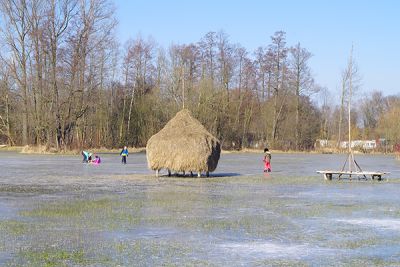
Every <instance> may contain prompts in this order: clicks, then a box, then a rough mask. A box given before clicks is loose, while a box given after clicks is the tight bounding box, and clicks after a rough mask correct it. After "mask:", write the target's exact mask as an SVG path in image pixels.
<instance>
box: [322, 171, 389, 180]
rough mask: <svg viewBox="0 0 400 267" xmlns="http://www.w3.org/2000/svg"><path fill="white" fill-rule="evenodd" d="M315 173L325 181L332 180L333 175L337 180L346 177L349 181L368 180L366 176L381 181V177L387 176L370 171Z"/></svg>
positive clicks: (383, 173)
mask: <svg viewBox="0 0 400 267" xmlns="http://www.w3.org/2000/svg"><path fill="white" fill-rule="evenodd" d="M317 173H321V174H323V175H324V178H325V180H329V181H330V180H332V178H333V175H337V176H338V177H337V178H338V179H341V178H342V176H345V177H348V178H349V179H350V180H351V179H352V178H353V177H355V178H357V179H365V180H367V179H368V176H371V178H372V180H375V178H376V179H377V180H378V181H381V180H382V176H383V175H385V174H388V172H371V171H330V170H327V171H317Z"/></svg>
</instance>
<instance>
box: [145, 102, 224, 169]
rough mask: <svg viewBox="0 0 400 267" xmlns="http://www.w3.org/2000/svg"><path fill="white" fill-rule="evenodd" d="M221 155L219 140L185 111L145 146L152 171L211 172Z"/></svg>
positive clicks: (178, 114)
mask: <svg viewBox="0 0 400 267" xmlns="http://www.w3.org/2000/svg"><path fill="white" fill-rule="evenodd" d="M220 153H221V146H220V142H219V141H218V139H217V138H215V137H214V136H212V135H211V134H210V133H209V132H208V131H207V130H206V129H205V128H204V126H203V125H202V124H201V123H200V122H199V121H198V120H196V119H195V118H193V117H192V116H191V114H190V111H189V110H187V109H183V110H181V111H179V112H178V113H177V114H176V115H175V117H174V118H172V119H171V120H170V121H169V122H168V123H167V124H166V125H165V127H164V128H163V129H162V130H161V131H159V132H158V133H157V134H155V135H153V136H152V137H151V138H150V139H149V141H148V142H147V146H146V154H147V163H148V166H149V168H150V169H152V170H161V169H168V170H171V171H178V172H212V171H214V170H215V169H216V168H217V164H218V160H219V156H220Z"/></svg>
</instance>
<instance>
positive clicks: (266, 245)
mask: <svg viewBox="0 0 400 267" xmlns="http://www.w3.org/2000/svg"><path fill="white" fill-rule="evenodd" d="M220 247H221V248H223V249H226V250H229V252H232V253H235V254H237V255H241V254H242V255H243V254H244V255H243V256H245V255H250V254H254V255H257V257H259V256H264V257H266V258H305V257H307V256H311V255H316V253H318V254H319V255H321V254H325V255H327V254H332V253H334V250H332V249H325V248H314V247H310V246H308V245H283V244H282V245H281V244H275V243H271V242H252V243H227V244H223V245H220Z"/></svg>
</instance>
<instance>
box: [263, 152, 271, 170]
mask: <svg viewBox="0 0 400 267" xmlns="http://www.w3.org/2000/svg"><path fill="white" fill-rule="evenodd" d="M271 158H272V156H271V152H269V150H268V148H264V159H263V161H264V172H271Z"/></svg>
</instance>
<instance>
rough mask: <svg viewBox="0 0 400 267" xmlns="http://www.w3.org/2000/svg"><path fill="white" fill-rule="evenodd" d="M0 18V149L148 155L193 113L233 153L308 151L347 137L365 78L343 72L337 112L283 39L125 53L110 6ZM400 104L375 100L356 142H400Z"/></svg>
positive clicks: (32, 4) (300, 54)
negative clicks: (351, 78) (170, 124)
mask: <svg viewBox="0 0 400 267" xmlns="http://www.w3.org/2000/svg"><path fill="white" fill-rule="evenodd" d="M0 12H1V24H0V28H1V29H0V31H1V36H0V142H1V143H8V144H10V145H46V146H48V147H55V148H57V149H59V150H62V149H74V148H83V147H108V148H113V147H118V146H122V145H129V146H136V147H141V146H145V145H146V142H147V140H148V139H149V138H150V137H151V136H152V135H153V134H154V133H156V132H158V131H159V130H160V129H161V128H162V127H163V126H164V125H165V124H166V122H167V121H168V120H169V119H171V118H172V117H173V116H174V115H175V113H176V112H177V111H179V110H180V109H181V108H183V107H185V108H188V109H189V110H191V112H192V113H193V115H194V116H195V117H196V118H197V119H199V120H200V122H202V123H203V124H204V126H205V127H206V128H207V129H208V130H209V131H210V132H211V133H213V134H214V135H215V136H216V137H218V138H219V139H220V140H221V141H222V144H223V147H224V148H227V149H240V148H244V147H263V146H270V147H272V148H274V149H296V150H309V149H312V148H313V147H314V143H315V141H316V140H317V139H332V140H340V139H342V138H343V136H344V135H345V134H346V132H347V128H346V127H345V125H346V116H344V115H343V114H344V110H343V107H344V105H345V102H346V94H345V90H344V89H345V88H346V87H347V86H348V84H347V83H348V81H347V80H346V79H347V78H346V77H348V72H349V71H356V70H353V69H352V70H345V71H344V73H343V75H342V77H341V78H342V85H343V86H342V87H343V88H342V89H343V90H342V98H341V99H342V101H341V103H339V104H335V103H332V98H333V96H332V93H329V91H328V90H327V89H326V88H323V87H321V86H319V85H318V84H317V83H316V82H315V81H314V76H313V73H312V70H311V69H310V66H309V63H310V59H311V58H312V56H313V55H312V53H311V52H310V51H308V50H307V49H306V48H305V47H303V46H302V45H301V44H300V43H295V44H292V45H288V44H287V42H286V33H285V32H284V31H277V32H275V33H274V34H273V35H272V36H271V37H270V39H269V42H266V43H265V44H261V45H260V47H259V48H257V49H255V51H249V50H248V49H246V48H245V47H243V46H242V45H240V44H238V43H234V42H232V41H231V40H230V38H229V35H228V34H227V33H225V32H223V31H219V32H213V31H211V32H208V33H207V34H205V35H204V36H202V37H201V38H199V40H197V41H195V42H193V43H189V44H172V45H170V46H169V47H168V48H164V47H162V46H160V45H159V44H157V42H156V41H155V40H153V39H152V38H147V39H145V38H143V37H141V36H137V37H136V38H135V39H130V40H128V41H127V42H126V43H125V44H123V45H120V44H119V43H118V40H117V38H116V35H115V29H116V25H117V20H116V17H115V8H114V6H113V3H112V2H111V1H108V0H58V1H55V0H2V1H1V6H0ZM266 39H268V38H266ZM346 73H347V74H346ZM346 75H347V76H346ZM337 94H338V95H339V94H340V92H338V93H337ZM317 96H322V101H315V99H316V97H317ZM399 101H400V99H399V97H398V96H388V97H385V96H383V94H382V93H380V92H378V91H377V92H376V93H374V94H373V95H372V96H369V97H366V98H365V99H364V100H363V101H361V102H360V103H359V104H358V105H357V106H356V107H355V109H354V112H353V113H352V114H353V116H354V119H352V121H353V125H352V128H351V130H352V131H354V135H353V136H355V137H357V136H359V137H360V138H361V137H362V138H370V139H371V138H372V139H374V138H378V137H384V138H387V139H390V140H393V142H395V143H396V142H398V141H399V139H400V136H399V135H400V134H399V132H400V129H397V128H396V127H397V126H394V125H393V121H395V120H396V119H397V118H398V117H397V116H398V115H399V113H400V110H399ZM321 102H322V104H321Z"/></svg>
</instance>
